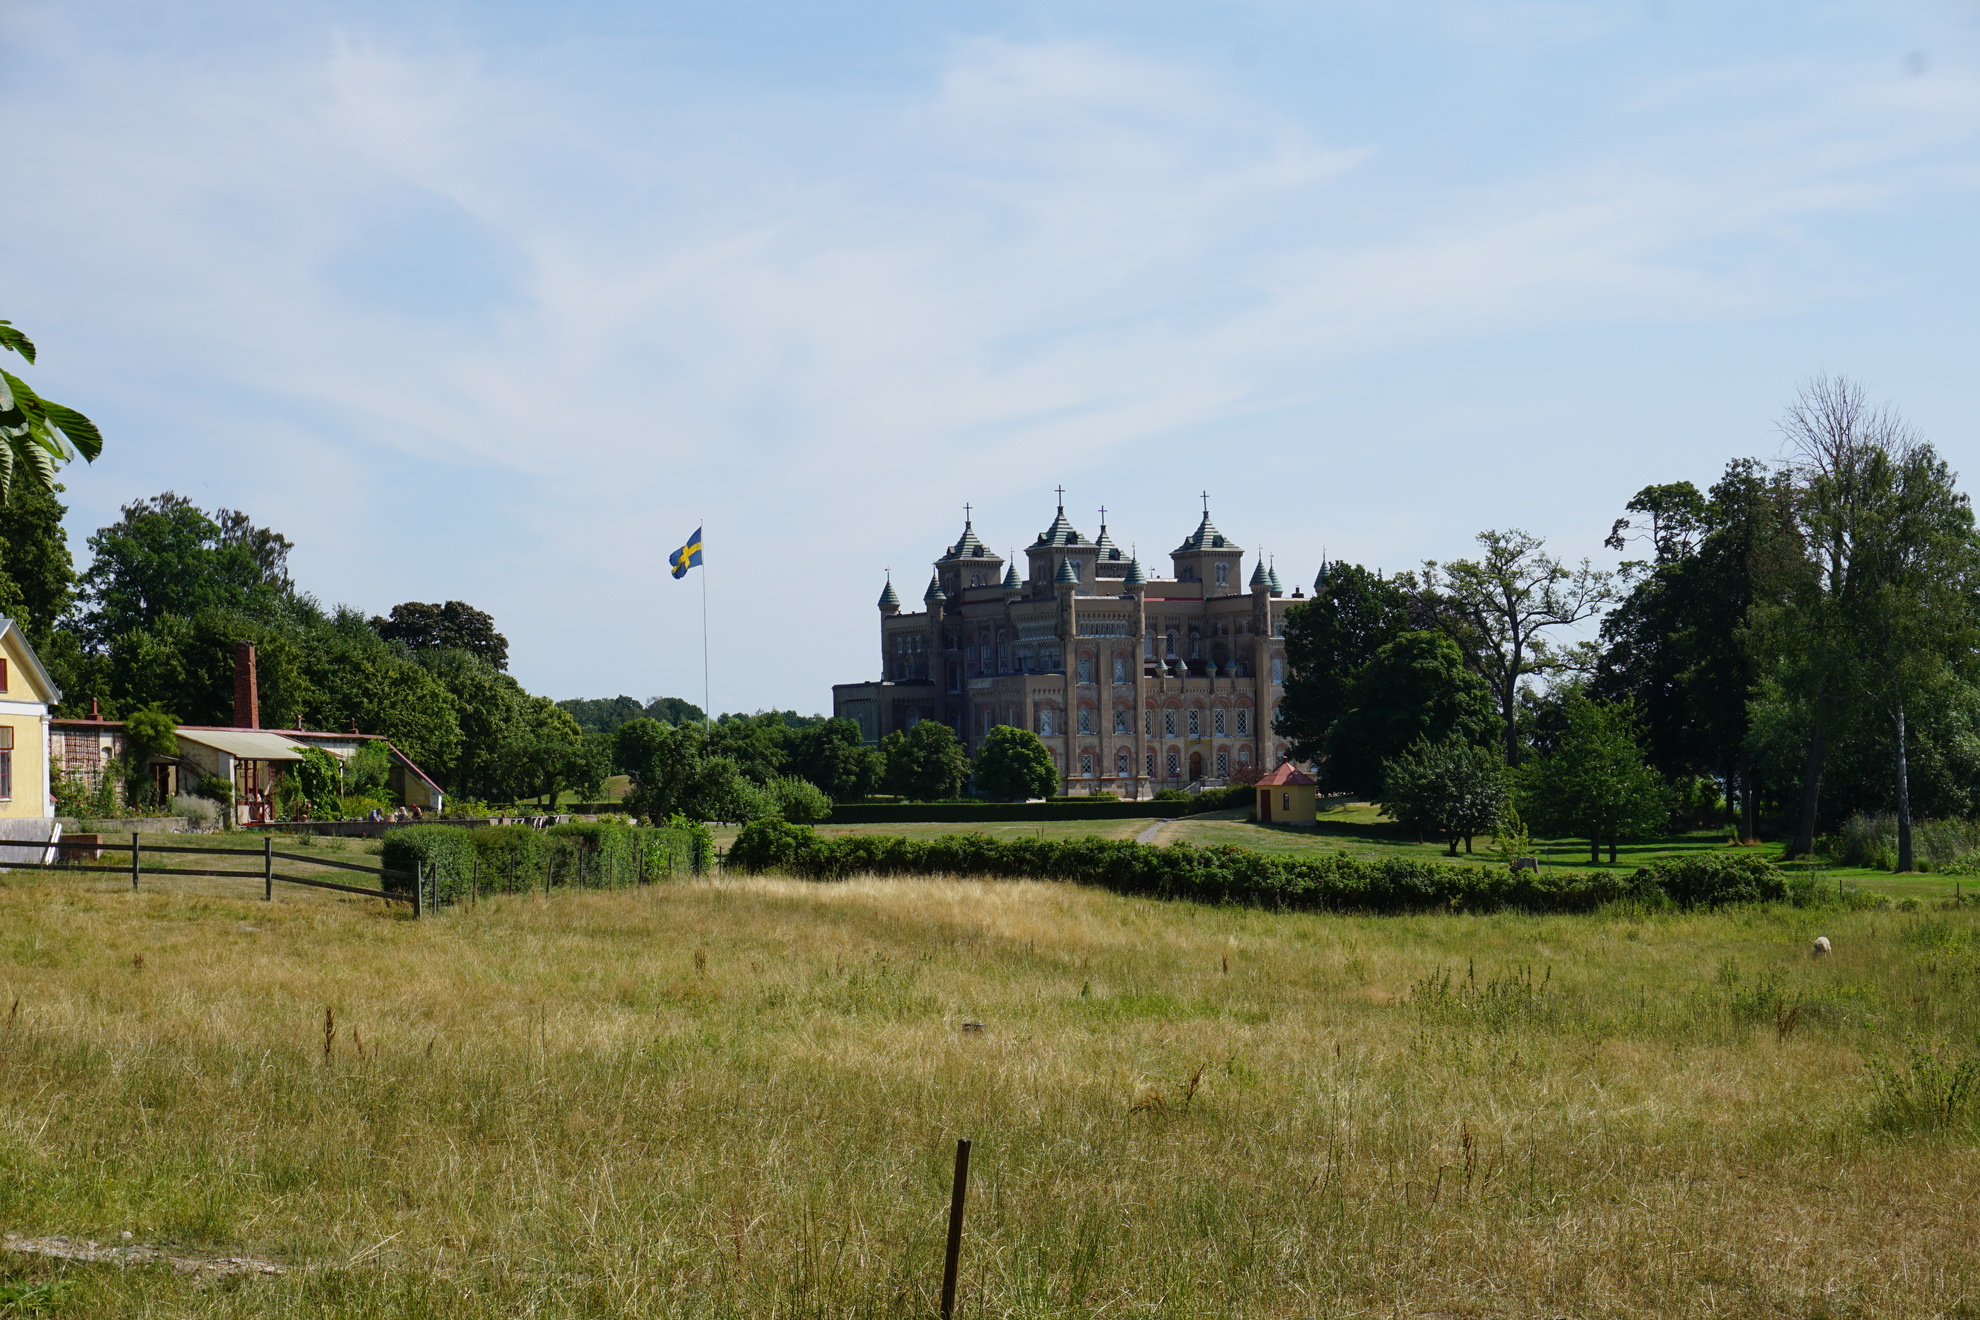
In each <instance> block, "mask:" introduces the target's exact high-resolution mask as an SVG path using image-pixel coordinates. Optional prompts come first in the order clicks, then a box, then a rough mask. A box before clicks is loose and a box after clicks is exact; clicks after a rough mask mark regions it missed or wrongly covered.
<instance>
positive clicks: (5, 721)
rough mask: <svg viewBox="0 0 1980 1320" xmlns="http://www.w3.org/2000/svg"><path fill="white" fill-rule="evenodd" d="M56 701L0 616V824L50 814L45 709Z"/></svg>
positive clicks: (15, 628)
mask: <svg viewBox="0 0 1980 1320" xmlns="http://www.w3.org/2000/svg"><path fill="white" fill-rule="evenodd" d="M61 699H62V693H61V691H60V690H59V689H58V688H56V686H55V684H54V683H53V682H52V681H51V680H50V679H49V677H48V671H47V670H46V669H43V668H42V667H41V657H39V656H37V655H36V654H35V653H34V648H33V647H32V646H29V645H28V641H27V638H25V637H23V636H22V635H21V630H20V626H19V625H18V624H16V623H15V622H14V621H13V620H12V619H9V618H7V617H6V616H5V615H0V820H8V819H18V818H20V817H23V816H26V817H33V818H35V819H46V818H49V817H52V816H53V815H54V814H55V799H54V798H53V797H51V796H50V795H49V792H48V708H49V707H50V706H53V705H54V704H55V703H56V702H58V701H60V700H61Z"/></svg>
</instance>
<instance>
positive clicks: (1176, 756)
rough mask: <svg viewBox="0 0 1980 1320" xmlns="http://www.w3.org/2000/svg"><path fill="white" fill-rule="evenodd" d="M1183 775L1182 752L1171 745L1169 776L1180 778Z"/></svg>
mask: <svg viewBox="0 0 1980 1320" xmlns="http://www.w3.org/2000/svg"><path fill="white" fill-rule="evenodd" d="M1181 775H1182V753H1181V752H1179V751H1177V750H1176V749H1175V748H1173V747H1171V748H1170V749H1169V778H1171V779H1176V778H1180V777H1181Z"/></svg>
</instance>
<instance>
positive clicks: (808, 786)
mask: <svg viewBox="0 0 1980 1320" xmlns="http://www.w3.org/2000/svg"><path fill="white" fill-rule="evenodd" d="M763 791H764V794H765V795H766V796H767V797H768V798H769V799H770V802H769V805H770V808H771V814H775V815H778V816H782V817H783V818H784V819H785V820H794V821H799V822H802V823H805V824H811V823H814V822H816V821H821V820H824V819H825V818H826V817H827V816H830V815H831V814H832V799H831V798H829V797H826V796H825V793H824V790H822V789H820V788H819V787H818V785H816V784H814V783H812V782H811V781H810V780H806V779H773V780H771V781H770V782H769V783H767V784H765V785H764V786H763Z"/></svg>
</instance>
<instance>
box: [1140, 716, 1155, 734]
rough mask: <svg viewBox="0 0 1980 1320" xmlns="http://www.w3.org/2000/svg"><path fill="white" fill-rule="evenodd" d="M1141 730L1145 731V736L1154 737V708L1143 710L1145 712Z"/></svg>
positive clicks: (1142, 717)
mask: <svg viewBox="0 0 1980 1320" xmlns="http://www.w3.org/2000/svg"><path fill="white" fill-rule="evenodd" d="M1141 732H1142V733H1143V734H1144V735H1145V736H1147V737H1150V738H1153V737H1154V736H1155V712H1154V711H1152V710H1145V711H1143V712H1141Z"/></svg>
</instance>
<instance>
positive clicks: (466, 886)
mask: <svg viewBox="0 0 1980 1320" xmlns="http://www.w3.org/2000/svg"><path fill="white" fill-rule="evenodd" d="M384 842H385V848H384V864H385V866H386V868H387V869H388V870H400V871H409V872H416V871H417V869H418V868H419V867H421V866H424V867H425V868H426V873H427V874H428V875H431V876H433V877H435V878H436V881H437V893H438V897H439V901H440V902H442V903H452V902H456V901H458V900H460V899H462V898H465V897H466V896H468V895H469V894H470V893H476V894H499V893H529V892H532V891H536V890H542V889H550V888H557V887H561V886H566V885H568V886H573V887H580V888H587V889H616V888H622V887H625V886H628V885H639V884H650V883H652V882H653V881H655V880H665V879H669V878H671V877H673V876H675V875H679V874H684V873H691V874H699V873H701V872H702V871H705V870H706V869H707V868H708V859H709V856H710V852H711V850H710V846H709V837H708V831H707V830H706V829H705V828H702V827H699V826H694V827H687V828H677V827H646V826H637V825H626V824H622V823H620V822H618V821H572V822H570V823H569V824H565V825H553V826H551V827H550V828H549V829H547V830H540V829H536V828H535V827H533V826H530V825H482V826H477V827H473V828H463V827H461V826H458V825H408V826H406V827H405V828H403V829H396V830H392V831H390V832H389V833H387V834H386V835H385V840H384ZM387 887H388V888H391V887H396V888H398V889H400V890H402V891H403V890H409V889H410V888H411V882H410V881H404V880H394V881H388V882H387Z"/></svg>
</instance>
